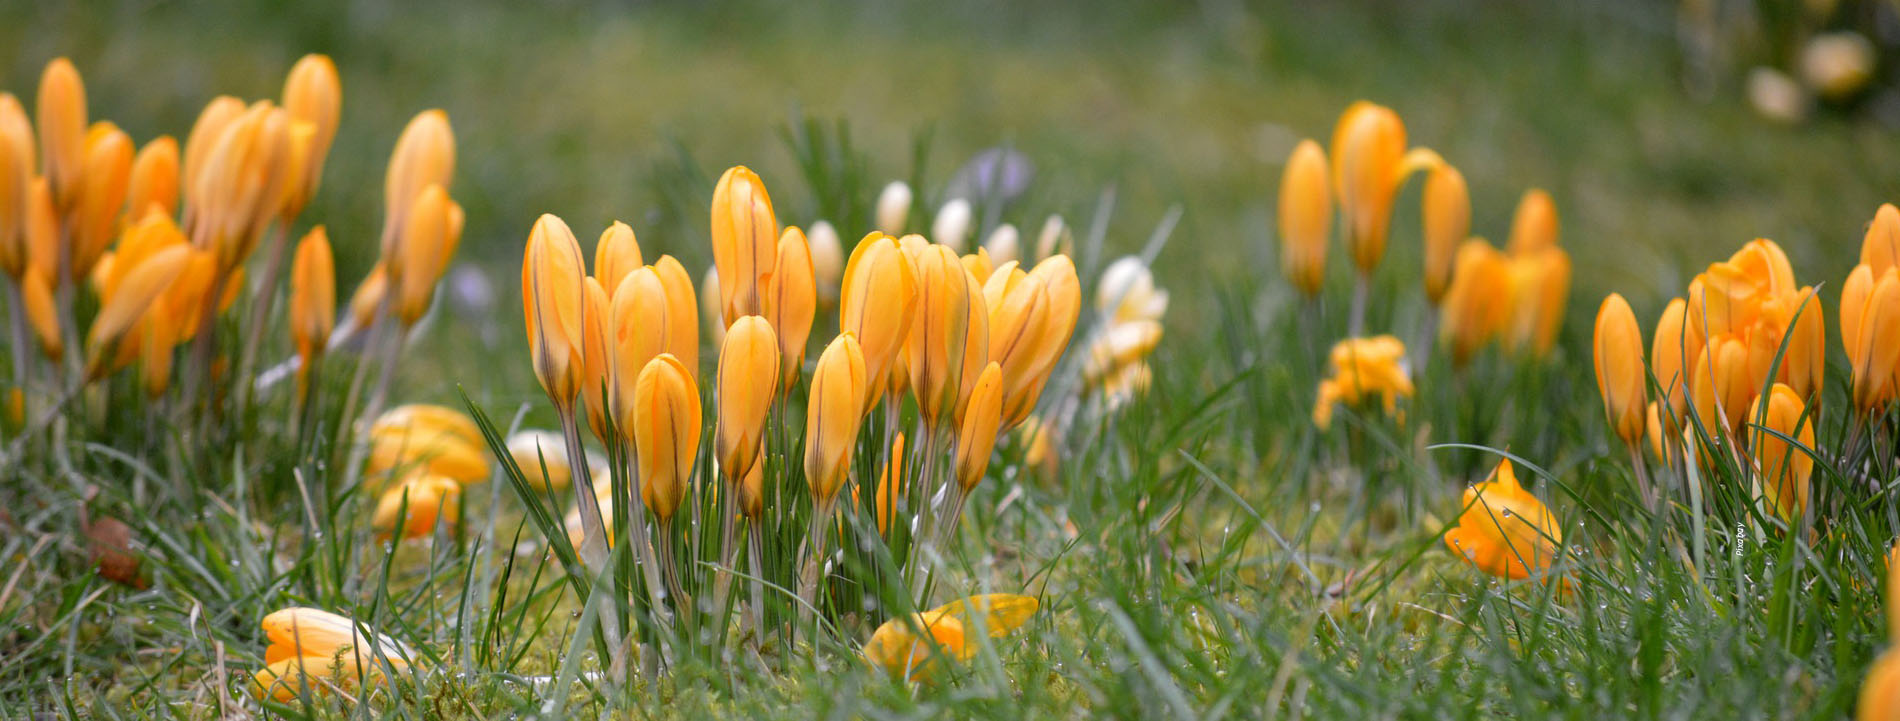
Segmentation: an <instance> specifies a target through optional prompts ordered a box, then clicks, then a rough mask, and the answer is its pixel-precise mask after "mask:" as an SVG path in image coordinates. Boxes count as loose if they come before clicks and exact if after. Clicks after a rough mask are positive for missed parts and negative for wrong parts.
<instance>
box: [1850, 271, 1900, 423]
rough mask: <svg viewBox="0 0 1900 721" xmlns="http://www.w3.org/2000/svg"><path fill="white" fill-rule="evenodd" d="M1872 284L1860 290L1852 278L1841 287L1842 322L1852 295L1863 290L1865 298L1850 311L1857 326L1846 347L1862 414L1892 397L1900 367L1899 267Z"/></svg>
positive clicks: (1855, 399)
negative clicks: (1896, 374) (1856, 309)
mask: <svg viewBox="0 0 1900 721" xmlns="http://www.w3.org/2000/svg"><path fill="white" fill-rule="evenodd" d="M1864 267H1865V266H1862V268H1864ZM1855 275H1856V276H1859V275H1862V272H1861V270H1860V269H1858V268H1857V269H1855ZM1859 285H1861V286H1865V285H1867V283H1866V282H1865V281H1862V282H1861V283H1860V284H1859ZM1871 285H1872V288H1871V289H1865V290H1857V289H1856V287H1855V286H1856V283H1855V280H1854V278H1852V277H1850V278H1849V279H1848V283H1847V285H1846V286H1845V287H1843V288H1842V290H1841V321H1842V323H1843V325H1845V324H1846V323H1847V322H1848V319H1849V318H1850V313H1849V311H1848V309H1849V308H1852V307H1855V299H1854V298H1850V297H1849V294H1850V293H1864V296H1862V297H1865V298H1866V300H1865V301H1859V302H1858V303H1857V305H1858V306H1859V308H1858V311H1857V312H1854V313H1852V314H1851V317H1852V318H1854V319H1855V321H1856V326H1857V327H1856V328H1855V329H1854V330H1853V331H1851V332H1852V333H1853V335H1852V336H1851V337H1852V338H1853V339H1854V340H1853V343H1852V344H1851V345H1849V346H1848V350H1847V352H1848V357H1849V358H1850V360H1851V361H1852V368H1851V369H1852V371H1853V376H1854V407H1855V408H1856V409H1858V410H1860V412H1861V413H1863V414H1868V413H1874V412H1877V411H1879V410H1880V409H1882V408H1884V407H1885V406H1886V404H1887V403H1888V402H1889V401H1892V400H1893V398H1894V396H1895V393H1896V390H1895V384H1894V380H1895V379H1894V374H1895V372H1896V366H1900V269H1892V268H1890V269H1888V270H1887V271H1886V272H1885V273H1883V274H1882V275H1881V276H1880V280H1879V281H1878V282H1874V283H1872V284H1871ZM1849 332H1850V331H1849V330H1848V329H1847V328H1846V327H1843V328H1842V329H1841V335H1842V337H1843V338H1847V337H1850V336H1849V335H1848V333H1849Z"/></svg>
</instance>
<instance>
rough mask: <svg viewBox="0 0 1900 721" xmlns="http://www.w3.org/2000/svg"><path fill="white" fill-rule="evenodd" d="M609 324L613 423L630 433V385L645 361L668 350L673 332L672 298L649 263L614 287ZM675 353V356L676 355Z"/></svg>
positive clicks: (632, 384)
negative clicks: (611, 349)
mask: <svg viewBox="0 0 1900 721" xmlns="http://www.w3.org/2000/svg"><path fill="white" fill-rule="evenodd" d="M610 316H611V317H610V318H609V320H608V327H609V329H610V331H611V332H610V337H611V338H612V339H613V346H614V350H613V353H612V355H613V359H614V369H613V372H612V373H611V374H610V375H611V379H612V383H613V393H612V396H613V412H614V423H616V424H618V426H619V428H620V432H621V433H624V434H631V433H633V414H634V406H633V386H634V382H635V381H636V380H638V379H639V376H640V371H641V370H642V369H645V368H646V367H647V363H648V362H651V361H652V360H653V359H654V358H656V357H658V356H659V355H660V354H661V353H666V352H668V348H669V342H668V339H669V338H670V337H672V336H673V335H675V334H676V331H677V330H678V329H677V328H675V323H676V321H675V320H674V319H673V313H672V308H671V301H669V300H668V299H667V297H666V283H665V281H663V280H661V279H660V274H659V273H658V272H657V271H655V270H654V269H653V267H651V266H648V267H645V268H638V269H635V270H634V271H633V272H631V273H628V274H627V277H625V278H623V279H621V281H620V287H619V288H616V289H614V292H613V302H612V308H611V310H610ZM678 357H679V356H678V355H677V354H675V355H674V358H678Z"/></svg>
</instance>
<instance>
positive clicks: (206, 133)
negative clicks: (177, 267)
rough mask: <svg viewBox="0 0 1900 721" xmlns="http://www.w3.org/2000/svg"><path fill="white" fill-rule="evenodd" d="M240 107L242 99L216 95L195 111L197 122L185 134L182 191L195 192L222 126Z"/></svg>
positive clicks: (240, 112)
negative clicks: (203, 106) (196, 112)
mask: <svg viewBox="0 0 1900 721" xmlns="http://www.w3.org/2000/svg"><path fill="white" fill-rule="evenodd" d="M244 109H245V106H244V101H242V100H239V99H237V98H234V97H231V96H229V95H220V96H218V97H215V98H212V99H211V102H209V103H206V104H205V108H204V110H202V111H199V113H198V119H197V121H195V122H193V123H192V125H191V133H190V134H188V135H186V136H185V158H184V167H183V169H182V170H183V175H181V176H180V178H179V179H180V182H181V183H183V187H184V189H185V190H186V191H188V192H196V189H197V187H198V183H199V182H200V178H201V177H203V175H204V170H205V165H206V164H207V163H209V162H210V161H211V152H212V150H214V149H216V148H217V145H218V141H219V140H220V139H222V138H223V137H224V131H225V129H226V128H229V127H230V126H231V123H233V122H236V121H237V119H238V117H239V116H241V115H243V114H244ZM194 204H195V201H194ZM189 212H192V213H196V212H197V211H195V210H190V211H189ZM185 224H186V225H188V226H189V225H191V219H190V218H187V219H186V223H185Z"/></svg>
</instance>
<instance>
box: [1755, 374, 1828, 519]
mask: <svg viewBox="0 0 1900 721" xmlns="http://www.w3.org/2000/svg"><path fill="white" fill-rule="evenodd" d="M1763 401H1766V404H1765V407H1764V403H1763ZM1747 418H1748V422H1749V423H1750V424H1759V425H1758V426H1754V425H1751V429H1752V430H1751V431H1750V434H1749V439H1748V450H1749V453H1750V454H1751V455H1753V456H1754V460H1755V472H1756V473H1757V474H1758V475H1757V476H1756V493H1757V494H1758V495H1760V497H1761V498H1762V500H1763V505H1764V506H1765V507H1766V508H1767V510H1769V511H1770V512H1772V513H1774V514H1775V515H1776V516H1779V517H1780V518H1781V520H1783V521H1786V522H1788V523H1790V524H1793V523H1795V522H1797V521H1798V520H1800V518H1801V514H1802V512H1803V511H1805V510H1806V509H1807V507H1808V475H1809V474H1810V473H1812V472H1813V471H1814V458H1813V457H1811V456H1810V455H1809V453H1810V452H1812V450H1813V448H1814V424H1815V420H1816V419H1815V418H1813V417H1811V416H1808V415H1807V405H1806V404H1805V403H1803V402H1802V401H1801V396H1800V394H1798V393H1796V392H1795V391H1794V389H1792V388H1789V387H1788V386H1787V385H1784V384H1781V383H1776V384H1775V385H1774V388H1773V389H1771V390H1770V391H1769V393H1768V395H1766V396H1762V397H1760V398H1757V399H1755V403H1754V405H1753V406H1751V407H1750V408H1749V409H1748V417H1747ZM1764 429H1766V430H1764ZM1784 438H1793V439H1795V440H1796V441H1797V442H1799V443H1800V444H1801V445H1800V447H1799V448H1797V447H1795V446H1793V445H1791V444H1789V443H1788V441H1786V440H1783V439H1784Z"/></svg>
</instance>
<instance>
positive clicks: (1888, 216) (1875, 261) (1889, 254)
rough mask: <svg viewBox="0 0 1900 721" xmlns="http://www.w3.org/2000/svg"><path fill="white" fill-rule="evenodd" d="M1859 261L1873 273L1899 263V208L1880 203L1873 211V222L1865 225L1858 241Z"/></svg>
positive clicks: (1882, 271)
mask: <svg viewBox="0 0 1900 721" xmlns="http://www.w3.org/2000/svg"><path fill="white" fill-rule="evenodd" d="M1860 262H1861V263H1863V264H1865V265H1867V266H1869V268H1870V269H1871V270H1873V272H1874V274H1875V275H1879V274H1881V273H1885V272H1887V269H1888V268H1892V267H1894V265H1895V264H1896V263H1900V208H1895V207H1894V206H1893V204H1892V203H1881V204H1880V209H1879V210H1876V211H1874V222H1872V223H1869V224H1868V225H1867V235H1866V236H1864V237H1863V238H1861V241H1860Z"/></svg>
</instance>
